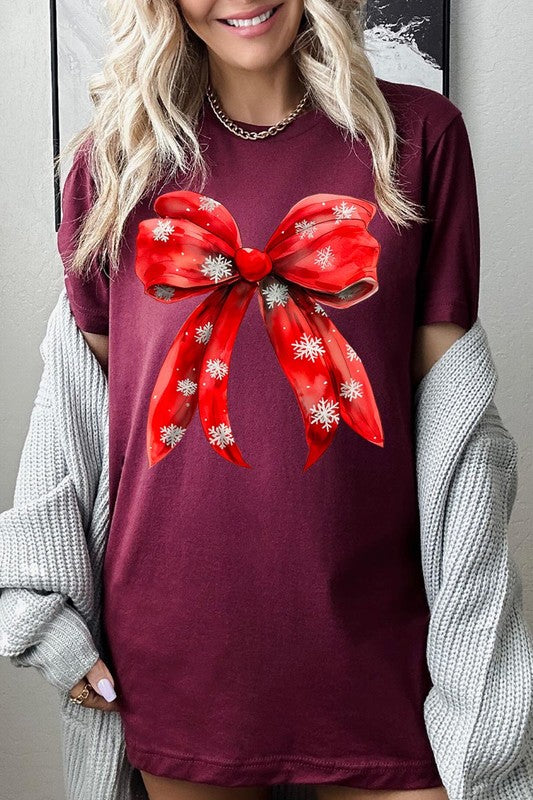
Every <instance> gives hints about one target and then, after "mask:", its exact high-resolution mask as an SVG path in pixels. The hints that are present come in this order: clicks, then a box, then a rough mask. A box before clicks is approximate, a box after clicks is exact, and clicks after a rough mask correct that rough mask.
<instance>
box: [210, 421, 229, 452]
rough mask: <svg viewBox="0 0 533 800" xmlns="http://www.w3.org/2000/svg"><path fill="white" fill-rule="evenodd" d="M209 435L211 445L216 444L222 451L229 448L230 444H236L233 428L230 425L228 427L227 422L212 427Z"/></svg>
mask: <svg viewBox="0 0 533 800" xmlns="http://www.w3.org/2000/svg"><path fill="white" fill-rule="evenodd" d="M209 434H210V437H211V438H210V439H209V444H216V445H217V446H218V447H221V448H222V449H224V448H225V447H227V446H228V444H235V439H234V438H233V433H232V432H231V428H230V427H229V425H226V423H225V422H221V423H220V425H212V426H211V427H210V428H209Z"/></svg>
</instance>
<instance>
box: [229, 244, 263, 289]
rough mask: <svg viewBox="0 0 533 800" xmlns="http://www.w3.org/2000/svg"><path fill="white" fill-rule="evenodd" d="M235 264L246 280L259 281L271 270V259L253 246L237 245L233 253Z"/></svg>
mask: <svg viewBox="0 0 533 800" xmlns="http://www.w3.org/2000/svg"><path fill="white" fill-rule="evenodd" d="M234 259H235V264H236V266H237V269H238V270H239V272H240V274H241V275H242V277H243V278H244V279H245V280H246V281H252V282H253V281H260V280H261V279H262V278H264V277H265V276H266V275H268V274H269V273H270V272H272V259H271V258H270V256H269V255H268V253H265V252H264V251H263V250H257V249H256V248H255V247H239V249H238V250H236V251H235V255H234Z"/></svg>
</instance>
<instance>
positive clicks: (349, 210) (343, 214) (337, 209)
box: [333, 200, 357, 223]
mask: <svg viewBox="0 0 533 800" xmlns="http://www.w3.org/2000/svg"><path fill="white" fill-rule="evenodd" d="M355 211H357V208H356V206H349V205H348V204H347V203H346V202H345V201H344V200H343V201H342V203H341V204H340V206H333V213H334V214H335V223H337V222H340V221H341V219H351V218H352V215H353V214H354V212H355Z"/></svg>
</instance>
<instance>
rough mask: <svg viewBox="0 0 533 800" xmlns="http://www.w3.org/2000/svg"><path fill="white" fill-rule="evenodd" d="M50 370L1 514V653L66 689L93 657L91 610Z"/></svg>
mask: <svg viewBox="0 0 533 800" xmlns="http://www.w3.org/2000/svg"><path fill="white" fill-rule="evenodd" d="M41 352H44V350H43V348H42V349H41ZM49 367H50V365H49V364H48V362H47V361H46V360H45V364H44V370H43V373H42V376H41V380H40V384H39V389H38V392H37V395H36V397H35V400H34V404H33V409H32V413H31V417H30V422H29V429H28V432H27V435H26V439H25V442H24V446H23V450H22V455H21V459H20V464H19V469H18V475H17V481H16V487H15V495H14V504H13V507H12V508H10V509H8V510H6V511H4V512H2V514H0V655H3V656H8V657H9V658H10V659H11V661H12V663H13V664H15V665H16V666H23V667H24V666H25V667H27V666H34V667H37V668H38V669H39V670H40V671H41V672H42V673H43V675H44V676H45V678H46V679H47V680H48V681H49V682H50V683H51V684H53V685H54V686H56V687H57V688H58V689H60V690H68V689H70V688H71V687H72V686H74V685H75V684H76V683H77V682H78V681H79V680H80V679H81V678H82V677H83V676H84V675H85V674H86V673H87V671H88V670H89V669H90V668H91V667H92V666H93V664H94V663H95V662H96V660H97V659H98V656H99V653H98V650H97V649H96V646H95V644H94V641H93V638H92V635H91V633H90V631H89V628H88V626H87V624H86V622H85V617H86V616H87V615H89V614H90V613H91V612H92V597H93V578H92V572H91V563H90V558H89V552H88V548H87V542H86V538H85V531H84V525H83V520H82V517H81V515H80V508H79V503H78V496H77V492H76V489H75V486H74V483H73V480H72V477H71V475H70V474H69V472H68V470H67V467H66V462H65V458H64V453H63V447H62V443H61V438H60V437H61V431H58V429H57V424H56V416H55V414H54V412H53V407H52V402H51V388H52V382H51V381H50V379H49Z"/></svg>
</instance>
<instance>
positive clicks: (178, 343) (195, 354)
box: [146, 286, 228, 467]
mask: <svg viewBox="0 0 533 800" xmlns="http://www.w3.org/2000/svg"><path fill="white" fill-rule="evenodd" d="M227 294H228V287H227V286H221V287H219V288H218V289H215V290H214V291H213V292H211V293H210V294H209V295H208V296H207V297H206V299H205V300H204V301H203V302H202V303H200V304H199V305H198V306H197V307H196V308H195V309H194V311H193V312H192V313H191V314H190V315H189V316H188V317H187V319H186V320H185V322H184V323H183V325H182V326H181V328H180V329H179V331H178V333H177V334H176V337H175V338H174V340H173V342H172V344H171V346H170V348H169V350H168V352H167V354H166V356H165V358H164V361H163V363H162V365H161V368H160V370H159V373H158V376H157V379H156V382H155V384H154V388H153V391H152V396H151V398H150V403H149V408H148V420H147V426H146V447H147V452H148V461H149V466H150V467H152V466H154V464H156V463H157V462H158V461H160V460H161V459H162V458H163V457H164V456H166V455H167V453H168V452H169V451H170V449H171V448H173V447H174V446H175V445H176V444H177V443H178V442H179V441H181V439H182V437H183V434H184V433H185V430H186V428H187V425H188V424H189V422H190V421H191V419H192V417H193V415H194V412H195V410H196V406H197V403H198V384H199V380H200V374H201V366H202V359H203V357H204V353H205V351H206V344H207V343H208V341H209V338H210V336H211V334H212V331H213V329H214V326H215V323H216V321H217V318H218V316H219V314H220V310H221V308H222V306H223V303H224V300H225V299H226V296H227Z"/></svg>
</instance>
